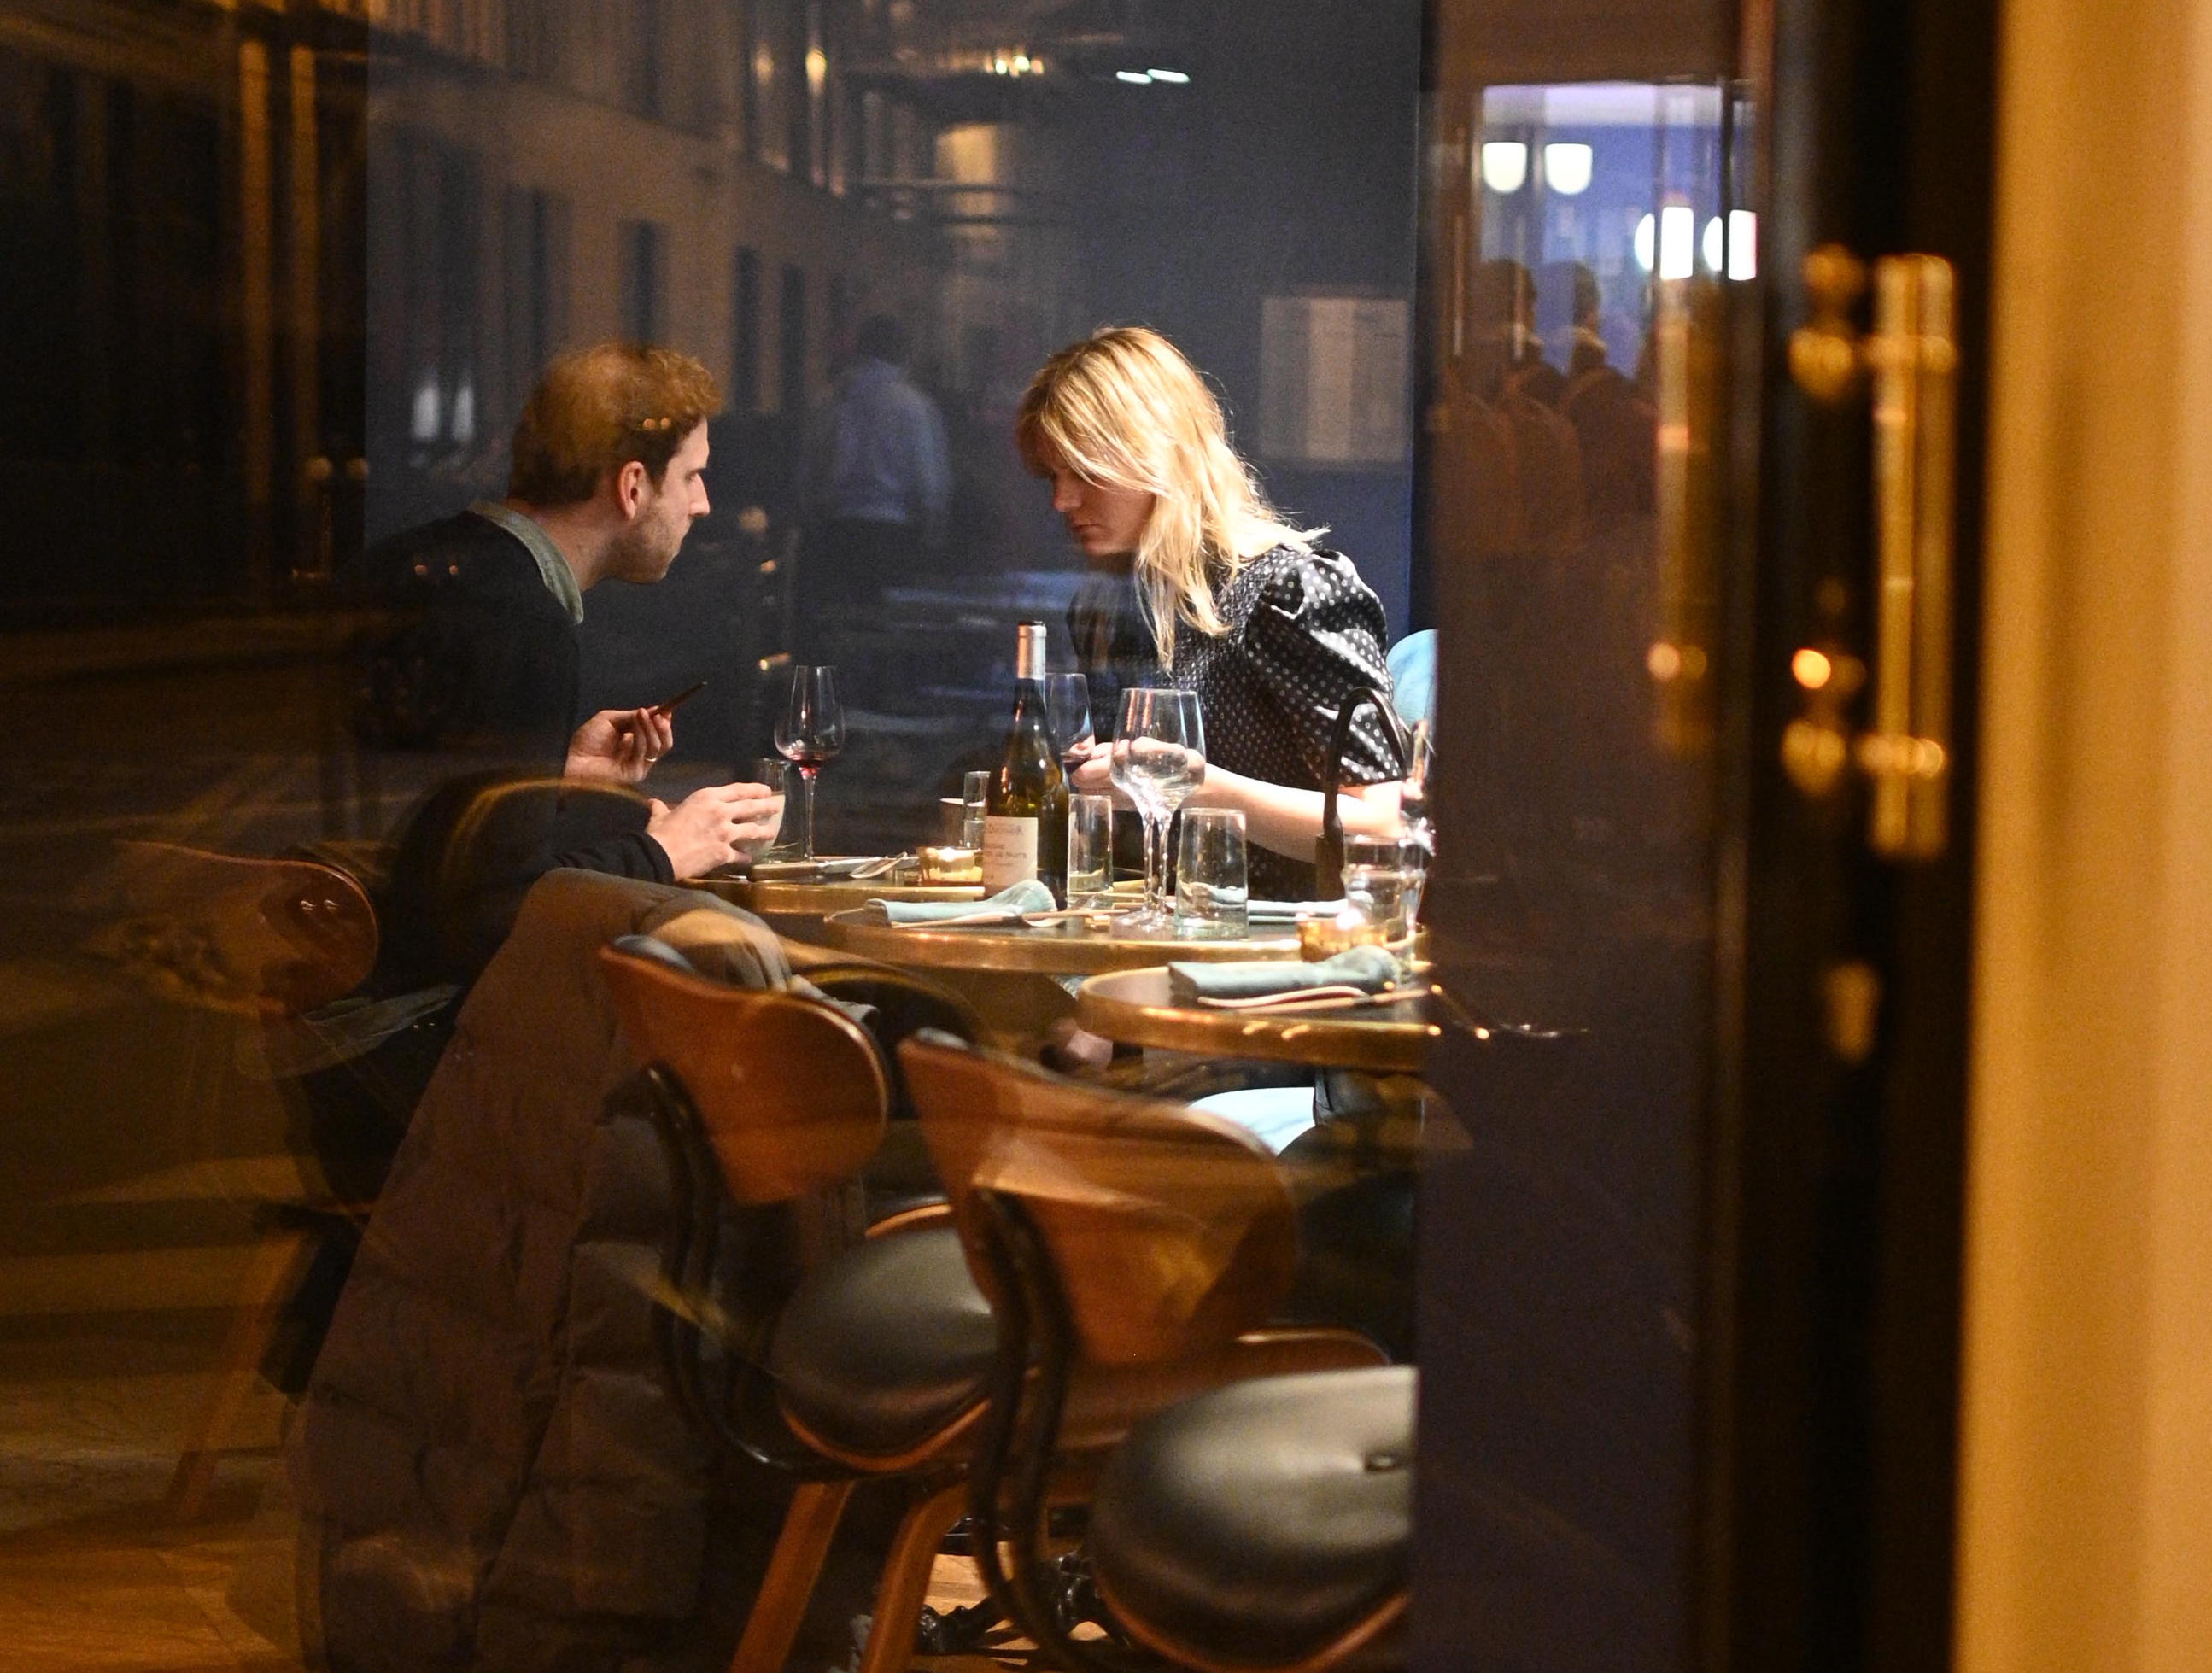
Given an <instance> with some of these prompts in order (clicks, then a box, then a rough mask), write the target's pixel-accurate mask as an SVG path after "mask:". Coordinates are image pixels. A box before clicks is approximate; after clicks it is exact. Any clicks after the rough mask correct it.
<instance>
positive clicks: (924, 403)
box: [799, 359, 952, 541]
mask: <svg viewBox="0 0 2212 1673" xmlns="http://www.w3.org/2000/svg"><path fill="white" fill-rule="evenodd" d="M950 454H951V449H950V448H949V447H947V446H946V445H945V420H944V418H943V417H940V416H939V412H938V411H937V403H936V402H934V401H933V400H931V399H930V398H929V397H928V396H927V395H925V394H923V393H922V392H921V391H920V390H919V389H916V388H915V386H913V385H912V384H911V383H909V382H908V381H907V380H906V377H905V374H902V372H901V371H900V370H899V368H897V367H896V366H894V365H892V364H891V363H890V362H889V361H884V360H874V359H864V360H860V361H858V362H854V365H853V367H852V368H851V369H850V370H848V372H847V373H846V374H845V375H844V376H842V378H840V379H838V380H837V389H836V393H835V394H833V395H832V396H831V397H830V398H829V408H828V411H826V412H825V413H824V414H823V416H822V417H820V418H819V419H817V421H816V423H815V425H814V427H813V429H812V430H811V434H810V435H808V437H807V445H806V453H805V459H804V460H803V462H802V466H801V471H802V478H801V481H800V484H799V491H800V497H801V499H802V501H803V502H804V503H805V508H806V510H807V513H808V514H810V515H811V516H813V517H817V518H852V519H855V520H860V521H863V522H871V523H901V524H904V525H907V526H909V527H913V528H917V529H920V530H921V532H922V534H923V536H924V537H925V538H927V539H930V540H933V541H934V540H937V539H940V538H943V536H944V532H945V513H946V511H947V510H948V509H949V508H951V503H952V467H951V459H950Z"/></svg>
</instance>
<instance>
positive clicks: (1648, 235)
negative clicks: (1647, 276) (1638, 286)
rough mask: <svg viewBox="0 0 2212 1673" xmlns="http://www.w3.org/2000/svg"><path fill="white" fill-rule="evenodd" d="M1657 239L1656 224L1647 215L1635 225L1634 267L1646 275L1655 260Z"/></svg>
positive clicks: (1657, 227)
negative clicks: (1636, 266) (1640, 269)
mask: <svg viewBox="0 0 2212 1673" xmlns="http://www.w3.org/2000/svg"><path fill="white" fill-rule="evenodd" d="M1658 237H1659V226H1658V222H1656V221H1655V220H1653V219H1652V217H1651V216H1648V215H1647V216H1644V218H1643V219H1642V220H1641V221H1639V222H1637V223H1636V265H1638V267H1641V268H1642V269H1643V270H1644V271H1645V272H1647V273H1649V272H1650V271H1651V264H1652V262H1653V261H1654V260H1655V259H1656V248H1655V246H1656V244H1657V241H1658Z"/></svg>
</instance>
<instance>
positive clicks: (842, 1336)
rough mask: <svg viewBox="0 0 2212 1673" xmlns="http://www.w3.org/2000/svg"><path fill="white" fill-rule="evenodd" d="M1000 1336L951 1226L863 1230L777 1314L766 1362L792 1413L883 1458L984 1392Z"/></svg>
mask: <svg viewBox="0 0 2212 1673" xmlns="http://www.w3.org/2000/svg"><path fill="white" fill-rule="evenodd" d="M997 1345H998V1335H997V1330H996V1328H995V1327H994V1324H993V1323H992V1319H991V1310H990V1306H989V1305H988V1304H987V1303H986V1302H985V1301H984V1299H983V1298H982V1296H981V1293H979V1292H978V1291H977V1290H976V1288H975V1281H974V1280H973V1279H972V1278H970V1277H969V1274H968V1262H967V1258H966V1257H965V1256H963V1254H962V1253H961V1250H960V1239H959V1237H958V1235H957V1233H956V1232H954V1231H953V1229H952V1227H951V1226H950V1225H938V1226H919V1227H916V1228H915V1229H914V1230H912V1231H907V1232H894V1233H892V1234H891V1235H890V1236H888V1237H883V1238H872V1239H870V1240H869V1241H867V1242H866V1243H863V1244H858V1245H856V1246H855V1247H854V1248H852V1249H849V1250H846V1251H844V1252H843V1253H842V1254H841V1255H839V1256H837V1257H836V1259H834V1260H831V1261H829V1262H826V1263H824V1264H823V1266H822V1267H821V1268H818V1269H817V1270H816V1271H815V1272H813V1273H811V1274H810V1275H808V1276H807V1278H806V1279H805V1281H804V1282H802V1283H801V1284H800V1285H799V1288H798V1290H797V1291H796V1292H795V1293H793V1296H792V1298H791V1299H790V1301H789V1302H788V1303H787V1304H786V1305H785V1306H784V1309H783V1311H782V1312H781V1314H780V1315H778V1317H777V1319H776V1323H775V1334H774V1335H772V1336H771V1337H770V1338H769V1348H768V1369H769V1375H770V1376H771V1377H772V1378H774V1379H775V1386H776V1393H777V1396H778V1398H779V1399H780V1400H781V1402H782V1405H783V1408H784V1409H785V1411H786V1412H787V1413H788V1414H790V1415H791V1417H792V1418H793V1421H796V1422H798V1423H799V1424H802V1425H804V1426H805V1427H806V1428H808V1429H810V1430H811V1431H812V1432H813V1433H815V1434H817V1435H818V1436H820V1437H821V1438H822V1439H823V1440H825V1441H828V1442H829V1443H830V1444H831V1445H836V1446H839V1447H842V1448H845V1449H847V1450H848V1451H854V1452H860V1453H866V1454H871V1455H876V1456H882V1457H891V1456H895V1455H896V1454H898V1453H901V1452H904V1451H908V1449H910V1448H912V1447H915V1446H919V1445H921V1444H922V1443H923V1442H925V1441H927V1439H929V1438H930V1436H932V1435H933V1434H935V1433H937V1432H938V1431H939V1430H940V1429H942V1428H943V1427H945V1425H947V1424H949V1423H951V1421H953V1420H954V1419H955V1418H957V1417H958V1416H959V1415H960V1414H962V1413H963V1412H964V1411H966V1410H968V1409H969V1408H971V1407H973V1406H974V1405H975V1404H976V1402H979V1401H980V1400H981V1398H982V1397H983V1382H984V1378H986V1377H987V1375H988V1374H989V1372H990V1369H991V1357H992V1354H993V1353H994V1351H995V1349H996V1348H997Z"/></svg>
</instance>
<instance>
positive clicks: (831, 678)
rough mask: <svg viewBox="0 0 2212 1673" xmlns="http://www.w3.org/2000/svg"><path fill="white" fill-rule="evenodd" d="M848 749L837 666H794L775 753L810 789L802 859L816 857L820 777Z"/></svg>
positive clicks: (780, 716)
mask: <svg viewBox="0 0 2212 1673" xmlns="http://www.w3.org/2000/svg"><path fill="white" fill-rule="evenodd" d="M844 747H845V710H844V709H843V707H842V705H840V704H839V703H838V701H837V671H836V669H835V668H809V667H793V669H792V671H791V690H790V692H789V693H788V695H787V697H785V699H784V704H783V707H782V709H781V710H780V711H779V712H778V713H777V715H776V717H775V752H776V753H777V754H778V755H780V756H781V757H783V758H784V759H785V760H787V761H788V762H790V763H791V764H792V765H793V766H794V767H796V768H798V769H799V782H801V784H802V785H804V787H805V789H804V792H803V797H804V800H803V803H802V806H803V812H802V813H801V815H800V824H799V858H800V859H801V860H811V859H813V858H814V776H815V775H816V774H817V773H818V772H820V771H821V770H823V768H824V767H826V766H828V765H829V763H831V762H832V761H835V760H836V758H837V752H838V751H840V750H842V749H843V748H844Z"/></svg>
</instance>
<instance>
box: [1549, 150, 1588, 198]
mask: <svg viewBox="0 0 2212 1673" xmlns="http://www.w3.org/2000/svg"><path fill="white" fill-rule="evenodd" d="M1595 161H1596V154H1595V153H1594V152H1593V151H1592V150H1591V149H1590V148H1589V146H1587V145H1573V144H1559V145H1547V146H1546V147H1545V148H1544V185H1545V187H1546V188H1547V190H1549V191H1552V192H1558V193H1559V195H1560V196H1561V197H1563V198H1576V197H1579V196H1581V195H1582V194H1583V192H1588V191H1589V183H1590V171H1591V167H1592V165H1593V164H1594V163H1595Z"/></svg>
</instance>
